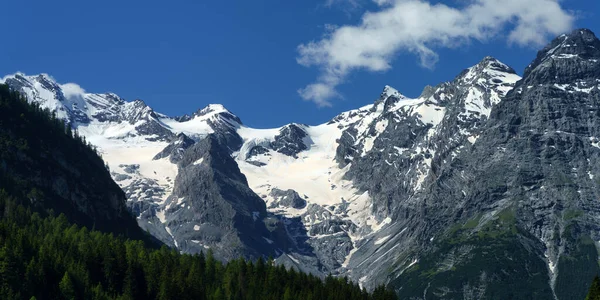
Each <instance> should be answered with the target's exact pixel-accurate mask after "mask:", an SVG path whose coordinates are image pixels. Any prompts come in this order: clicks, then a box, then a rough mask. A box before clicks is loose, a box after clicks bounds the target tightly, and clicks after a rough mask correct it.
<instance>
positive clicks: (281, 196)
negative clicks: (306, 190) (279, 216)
mask: <svg viewBox="0 0 600 300" xmlns="http://www.w3.org/2000/svg"><path fill="white" fill-rule="evenodd" d="M270 196H271V197H273V199H275V202H273V203H271V206H273V207H275V206H277V205H281V206H285V207H292V208H296V209H302V208H304V207H305V206H306V200H304V199H302V197H300V195H298V193H297V192H296V191H294V190H286V191H284V190H280V189H278V188H273V189H272V190H271V193H270Z"/></svg>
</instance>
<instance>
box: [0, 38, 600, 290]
mask: <svg viewBox="0 0 600 300" xmlns="http://www.w3.org/2000/svg"><path fill="white" fill-rule="evenodd" d="M598 44H599V41H598V39H597V38H596V37H595V36H594V34H593V33H591V32H590V31H588V30H578V31H575V32H573V33H571V34H568V35H563V36H560V37H558V38H557V39H556V40H554V41H553V42H552V43H551V44H549V45H548V46H547V47H546V48H545V49H543V50H542V51H540V52H539V54H538V57H537V58H536V59H535V60H534V62H533V63H532V64H531V65H530V66H529V67H528V68H527V69H526V70H525V73H524V77H523V78H522V79H521V77H519V76H518V75H516V73H515V71H514V70H513V69H511V68H510V67H508V66H507V65H505V64H503V63H502V62H500V61H498V60H496V59H494V58H491V57H486V58H484V59H483V60H482V61H481V62H480V63H478V64H477V65H475V66H473V67H471V68H468V69H466V70H464V71H463V72H461V73H460V74H459V75H458V76H457V77H456V78H455V79H454V80H452V81H449V82H446V83H442V84H440V85H437V86H435V87H426V88H425V89H424V91H423V93H422V95H421V96H419V97H418V98H416V99H409V98H407V97H405V96H403V95H402V94H401V93H400V92H398V91H397V90H395V89H394V88H392V87H389V86H386V87H385V88H384V90H383V92H382V94H381V95H380V97H379V98H378V99H377V100H376V101H375V103H374V104H371V105H367V106H364V107H361V108H359V109H356V110H352V111H348V112H344V113H342V114H340V115H339V116H337V117H335V118H334V119H333V120H331V121H330V122H328V123H326V124H321V125H318V126H308V125H300V124H289V125H285V126H283V127H281V128H273V129H254V128H250V127H247V126H245V125H243V124H242V122H241V121H240V119H239V118H238V117H236V116H235V115H233V114H232V113H231V112H229V111H228V110H226V109H225V108H224V107H222V106H220V105H214V104H212V105H208V106H207V107H206V108H204V109H201V110H199V111H197V112H196V113H194V114H192V115H185V116H182V117H176V118H170V117H167V116H165V115H162V114H160V113H156V112H154V111H153V110H152V109H151V108H149V107H147V106H146V105H145V104H143V102H141V101H134V102H126V101H124V100H122V99H120V98H118V97H117V96H115V95H113V94H85V93H84V94H77V93H73V91H72V89H69V86H64V85H58V84H56V83H54V82H53V81H52V80H51V78H50V77H48V76H45V75H41V77H40V76H33V77H28V76H24V75H22V74H16V75H14V76H12V77H11V76H9V77H7V78H5V81H6V82H7V83H8V84H9V85H11V87H12V88H13V89H17V90H20V91H22V92H24V93H26V94H27V95H29V96H30V101H34V102H38V103H41V104H42V105H45V107H49V108H51V109H54V110H55V111H57V112H59V113H58V115H59V117H62V118H64V119H66V120H69V121H70V122H71V123H72V124H73V125H74V126H75V127H76V128H77V129H78V130H79V132H80V133H82V134H83V135H85V136H86V137H87V138H88V140H89V141H91V142H92V143H94V144H95V145H97V146H98V147H99V148H100V151H102V153H103V156H104V158H105V159H106V160H107V161H108V163H109V165H110V168H111V172H112V175H113V178H114V179H115V180H116V181H117V182H118V183H119V185H120V186H121V187H122V188H123V190H124V191H125V192H126V194H127V197H128V206H129V208H130V210H131V211H132V212H133V213H134V214H135V215H136V216H137V217H138V223H139V224H140V226H142V227H143V228H145V229H147V230H148V231H150V232H151V233H152V234H153V235H154V236H156V237H157V238H159V239H160V240H162V241H163V242H165V243H166V244H169V245H171V246H173V247H177V248H178V249H179V250H181V251H184V252H189V253H197V252H198V251H201V250H203V249H209V248H211V249H213V250H215V253H216V254H217V255H218V256H219V257H220V258H222V259H230V258H236V257H239V256H240V255H242V256H246V257H257V256H261V255H273V256H274V257H276V261H277V262H278V263H281V264H284V265H286V266H294V267H296V268H299V269H301V270H303V271H309V272H312V273H314V274H318V275H325V274H328V273H332V274H336V275H347V276H349V277H350V278H351V279H353V280H355V281H357V282H359V283H360V284H361V285H363V286H364V287H366V288H372V287H373V286H375V285H377V284H381V283H387V284H389V285H390V286H391V287H393V288H395V289H396V290H397V291H398V293H399V294H400V295H401V296H402V297H403V298H407V299H411V298H415V299H419V298H427V299H430V298H445V299H482V298H515V299H535V298H538V299H549V298H558V299H579V298H581V297H580V296H581V295H582V293H585V286H586V285H587V283H588V282H590V279H589V278H588V277H589V276H591V274H595V273H596V272H598V271H599V270H598V267H597V263H596V261H597V256H598V254H597V251H596V246H598V240H600V237H599V236H598V232H600V231H599V230H598V229H599V228H597V225H596V224H597V223H598V209H599V206H598V205H597V201H596V200H597V198H598V195H597V191H596V190H597V188H596V186H597V178H600V177H597V176H599V174H597V173H598V172H600V170H598V168H597V167H596V165H597V163H596V161H597V160H598V155H599V154H600V153H599V152H598V151H600V146H599V143H600V142H599V141H600V140H599V139H600V133H598V132H597V131H598V130H599V128H598V120H600V119H599V117H600V113H598V104H599V103H598V100H599V91H598V84H599V83H600V75H599V72H600V66H599V65H598V64H599V63H598V60H599V59H600V55H599V52H598V51H599V50H598V49H600V46H599V45H598ZM81 99H83V100H81ZM508 286H510V287H512V288H510V289H509V288H507V287H508Z"/></svg>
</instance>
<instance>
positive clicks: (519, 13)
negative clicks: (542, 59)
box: [297, 0, 574, 106]
mask: <svg viewBox="0 0 600 300" xmlns="http://www.w3.org/2000/svg"><path fill="white" fill-rule="evenodd" d="M337 1H341V0H337ZM372 1H373V2H374V3H376V4H377V5H378V7H379V10H377V11H368V12H365V13H364V14H363V16H362V18H361V21H360V23H359V24H357V25H344V26H336V27H333V26H329V27H328V28H330V29H329V30H326V32H325V33H324V36H323V37H322V38H321V39H319V40H316V41H311V42H309V43H306V44H302V45H299V46H298V54H299V55H298V57H297V62H298V63H299V64H301V65H303V66H306V67H317V68H319V69H320V70H321V74H320V76H319V78H318V79H317V80H316V82H314V83H311V84H309V85H307V86H306V87H305V88H303V89H300V90H298V93H299V94H300V96H301V97H302V98H303V99H305V100H307V101H313V102H315V103H316V104H317V105H319V106H330V105H331V100H332V99H334V98H338V97H341V95H340V94H339V92H337V90H336V87H337V86H338V85H340V84H342V83H344V81H345V79H346V77H347V76H348V74H349V73H350V72H352V71H355V70H367V71H372V72H380V71H386V70H389V69H390V68H392V62H393V59H394V57H395V56H396V55H397V54H398V53H401V52H408V53H413V54H415V55H416V56H417V57H418V58H419V62H420V64H421V65H422V66H424V67H426V68H433V67H434V66H435V64H436V62H437V60H438V55H437V53H436V52H435V49H436V48H454V47H457V46H459V45H463V44H465V43H468V42H469V41H471V40H478V41H482V42H485V41H488V40H490V39H492V38H494V37H497V36H498V35H500V36H505V37H506V38H507V42H508V43H509V44H516V45H519V46H540V45H542V44H543V43H544V42H545V41H546V40H547V39H548V37H549V36H551V35H557V34H560V33H563V32H565V31H568V30H570V29H571V28H572V27H573V23H574V17H573V15H572V13H570V12H568V11H566V10H565V9H563V8H562V7H561V6H560V4H559V0H468V1H466V3H465V4H463V5H462V6H457V7H451V6H448V5H446V4H441V3H438V4H432V3H431V2H430V1H425V0H372ZM329 2H331V1H329ZM334 2H335V1H334ZM463 2H464V1H463ZM332 3H333V2H332Z"/></svg>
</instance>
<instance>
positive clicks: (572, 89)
mask: <svg viewBox="0 0 600 300" xmlns="http://www.w3.org/2000/svg"><path fill="white" fill-rule="evenodd" d="M599 46H600V42H599V41H598V40H597V39H596V38H595V36H594V35H593V34H592V33H591V32H590V31H588V30H577V31H574V32H573V33H571V34H569V35H563V36H560V37H558V38H557V39H555V40H554V41H553V42H552V43H550V45H549V46H547V47H546V48H544V50H542V51H540V52H539V54H538V57H537V59H536V60H535V61H534V62H533V63H532V64H531V65H530V66H529V67H528V69H527V70H526V72H525V77H524V78H523V80H522V81H520V82H519V83H518V84H517V86H516V87H515V88H514V89H513V90H512V91H511V92H509V93H508V95H507V96H506V97H505V98H504V99H503V100H502V102H500V103H499V104H498V105H497V106H495V107H494V109H493V110H492V112H491V115H490V117H489V120H488V121H487V122H486V123H485V124H484V125H483V130H482V131H481V134H480V136H479V138H478V139H477V141H476V143H474V144H473V145H472V146H471V147H465V149H464V151H463V152H462V153H460V154H459V155H458V157H457V159H455V160H454V161H453V162H452V163H450V164H446V165H444V164H440V165H439V166H438V167H436V168H435V169H436V170H435V173H434V176H433V178H432V180H431V181H430V184H429V185H428V186H427V187H426V188H425V189H424V190H423V191H422V192H420V193H418V194H417V195H416V196H415V198H416V199H418V200H417V201H416V203H418V205H419V206H420V207H421V209H420V211H419V212H417V214H418V215H419V219H421V220H422V221H421V222H422V223H423V225H421V227H420V229H418V228H415V229H414V230H413V234H415V235H416V237H417V238H416V241H415V244H420V246H419V248H418V249H419V250H418V251H417V250H415V251H416V252H418V253H419V254H417V255H416V256H417V257H418V259H419V262H418V263H416V264H415V265H414V266H413V267H412V268H409V269H407V270H404V271H403V272H399V273H397V275H393V276H391V278H394V277H396V279H394V280H392V285H393V286H395V287H396V288H399V291H400V294H401V296H404V297H410V296H411V295H419V296H422V295H424V294H426V295H437V296H438V297H439V296H443V297H446V298H452V299H458V298H469V297H472V298H474V299H475V298H494V297H502V298H506V297H516V298H530V299H535V298H539V299H550V298H554V297H557V298H558V299H581V298H584V297H585V293H586V290H587V287H586V285H587V284H582V283H581V282H591V281H590V280H591V278H592V277H593V276H594V274H596V273H597V272H598V271H599V268H598V264H597V263H596V261H597V256H598V254H597V251H596V248H595V246H594V243H595V241H598V240H599V239H600V237H599V236H598V233H599V232H600V225H598V224H600V223H599V222H598V221H599V220H600V204H599V203H598V201H597V199H598V196H599V195H598V189H597V186H598V184H597V181H596V174H598V172H600V168H598V159H599V156H600V149H599V148H598V144H597V141H598V140H597V137H598V135H600V132H599V131H600V118H599V117H600V91H599V90H598V84H599V83H600V63H599V60H600V52H599V51H598V50H597V49H598V47H599ZM429 238H433V240H431V241H430V240H428V239H429ZM490 255H492V256H495V257H496V258H495V259H494V260H491V259H489V256H490ZM424 274H429V275H428V276H426V277H425V278H427V280H423V276H424ZM522 274H528V275H522ZM461 278H462V279H461ZM461 282H462V283H461ZM509 285H510V286H516V287H519V286H520V287H522V289H521V288H515V289H514V290H511V291H500V289H502V287H507V286H509ZM407 286H410V288H408V289H400V288H402V287H407ZM531 287H536V288H531Z"/></svg>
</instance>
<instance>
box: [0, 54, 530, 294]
mask: <svg viewBox="0 0 600 300" xmlns="http://www.w3.org/2000/svg"><path fill="white" fill-rule="evenodd" d="M518 79H519V77H518V76H517V75H515V73H514V71H513V70H512V69H510V68H509V67H507V66H506V65H504V64H502V63H501V62H499V61H497V60H495V59H493V58H489V57H488V58H485V59H484V60H483V61H482V62H481V63H479V64H478V65H476V66H474V67H472V68H470V69H468V70H466V71H465V72H463V74H461V75H460V76H459V77H457V78H456V79H455V80H454V81H453V82H451V83H445V84H442V85H440V86H437V87H435V88H432V87H428V88H426V89H425V91H424V92H423V95H422V96H421V97H419V98H417V99H409V98H407V97H405V96H403V95H402V94H400V93H399V92H398V91H397V90H395V89H394V88H392V87H390V86H386V87H385V88H384V91H383V93H382V94H381V95H380V97H379V99H378V100H377V101H376V102H375V103H374V104H371V105H367V106H364V107H361V108H359V109H356V110H352V111H348V112H345V113H342V114H340V115H339V116H337V117H336V118H334V119H333V120H331V121H330V122H328V123H326V124H321V125H318V126H308V125H302V124H288V125H285V126H283V127H280V128H273V129H255V128H250V127H247V126H245V125H243V124H242V122H241V121H240V119H239V118H238V117H236V116H235V115H233V114H232V113H231V112H229V111H228V110H227V109H225V108H224V107H223V106H221V105H218V104H210V105H208V106H206V107H205V108H203V109H200V110H198V111H197V112H196V113H194V114H192V115H185V116H182V117H168V116H166V115H163V114H160V113H157V112H155V111H154V110H153V109H152V108H150V107H148V106H147V105H145V103H144V102H143V101H141V100H136V101H133V102H127V101H125V100H123V99H121V98H119V97H118V96H116V95H114V94H110V93H107V94H91V93H85V92H84V91H83V90H82V89H81V88H79V87H78V86H77V85H75V84H65V85H60V84H57V83H56V82H55V81H54V80H53V79H52V78H51V77H50V76H48V75H45V74H42V75H38V76H26V75H23V74H15V75H11V76H7V77H5V78H4V79H3V81H4V82H5V83H6V84H8V85H10V86H11V87H12V88H13V89H16V90H19V91H21V92H22V93H24V94H25V95H27V96H28V98H29V99H30V101H34V102H38V103H40V104H41V105H42V106H43V107H47V108H48V109H50V110H52V111H56V112H57V116H58V117H60V118H63V119H65V120H66V121H68V122H70V123H71V124H72V126H73V127H74V128H76V129H77V130H78V131H79V133H80V134H82V135H84V136H85V137H86V138H87V140H88V141H89V142H91V143H92V144H94V145H95V146H97V147H98V148H99V150H100V151H101V153H102V156H103V158H104V159H105V160H106V161H107V163H108V165H109V167H110V170H111V172H112V175H113V177H114V179H115V181H116V182H117V183H118V184H119V185H120V186H121V187H122V189H123V190H124V191H125V192H126V194H127V196H128V203H129V207H130V209H131V211H132V212H133V213H134V214H135V215H136V216H137V217H138V222H139V225H140V226H141V227H142V228H144V229H146V230H148V231H150V232H151V233H152V234H153V235H155V236H156V237H158V238H159V239H160V240H162V241H163V242H165V243H166V244H168V245H171V246H174V247H178V248H179V249H180V250H181V251H185V252H190V253H195V252H198V251H201V250H204V249H206V248H210V247H212V248H213V249H220V250H221V251H216V252H217V253H218V254H219V252H221V253H220V254H221V255H222V257H223V258H233V257H235V255H240V254H241V255H247V254H249V253H254V255H260V254H261V251H262V250H261V251H258V252H256V251H248V250H247V249H248V248H246V250H245V252H244V251H242V252H235V251H232V250H231V249H228V248H229V247H228V246H227V245H225V244H224V243H223V242H222V241H223V240H226V239H224V238H223V236H227V235H228V234H230V233H231V232H233V233H234V234H239V233H240V229H241V227H240V228H235V229H234V230H232V231H231V232H228V233H226V234H216V236H215V234H213V233H214V232H212V231H219V230H217V229H215V228H217V227H219V226H223V224H221V223H220V221H216V220H212V221H208V220H207V219H203V218H199V219H198V218H196V217H195V216H194V213H190V214H188V216H185V217H184V216H182V211H185V210H190V211H196V210H198V209H199V206H202V210H204V211H206V210H208V211H211V209H213V210H214V209H215V208H210V207H209V208H206V207H204V205H200V204H198V203H196V204H194V203H191V202H194V201H192V200H191V199H190V197H193V196H191V195H187V194H189V191H188V190H190V188H191V187H190V185H192V186H193V185H194V183H193V181H194V180H198V179H199V177H202V179H205V177H206V176H205V175H206V174H204V175H202V176H200V175H199V173H198V172H197V171H189V170H188V169H190V168H191V167H190V166H192V167H197V166H202V165H203V164H206V161H208V160H210V159H211V158H210V157H208V156H211V155H208V156H206V155H204V156H203V155H202V154H198V155H197V156H198V157H197V159H196V160H195V161H194V162H192V163H191V164H190V163H189V162H187V163H186V164H182V161H183V160H184V159H185V158H186V157H188V156H189V155H186V153H188V152H190V153H191V152H192V151H191V148H194V147H195V145H196V144H198V143H199V142H200V141H203V140H204V139H206V138H207V137H208V136H214V137H215V138H214V144H219V145H220V146H221V147H222V148H223V149H225V150H223V151H225V152H227V155H229V156H230V157H231V158H232V161H234V162H235V164H236V165H237V167H238V168H239V170H240V171H241V173H242V174H243V175H244V177H245V178H246V179H247V184H248V186H249V187H250V188H251V189H252V191H253V192H254V193H256V194H257V195H258V196H259V197H260V198H262V199H263V200H264V206H265V207H266V208H267V210H268V213H267V211H266V210H265V208H262V207H260V206H261V205H259V204H256V205H254V206H253V207H254V208H252V209H251V208H246V209H245V210H246V212H245V213H246V214H247V215H248V216H252V217H253V218H254V219H255V221H257V222H258V217H260V220H264V219H265V218H271V219H270V222H271V223H273V224H275V225H274V227H275V228H279V229H278V230H279V231H282V232H283V233H280V232H278V231H277V230H275V229H272V230H271V231H269V230H267V231H265V232H264V233H263V236H262V238H263V241H265V242H266V245H260V246H254V248H257V247H258V248H261V249H263V250H264V249H270V248H272V249H270V250H265V251H267V253H270V252H269V251H273V253H275V254H276V255H278V256H279V261H281V262H282V263H284V264H288V265H294V266H296V267H299V268H301V269H305V270H307V271H311V272H313V273H317V274H327V273H334V274H346V273H347V271H348V266H349V263H350V262H351V261H353V257H354V256H355V253H357V251H358V250H359V249H360V248H361V246H362V245H363V244H368V241H369V240H371V239H373V237H374V236H376V233H377V232H378V231H380V230H381V229H382V228H384V227H386V226H389V225H390V223H391V222H392V220H393V217H394V214H393V213H394V211H393V208H392V207H391V203H387V204H386V203H385V202H382V199H381V197H382V195H384V194H385V193H384V192H385V190H382V187H385V186H386V183H385V182H386V181H389V182H394V183H393V185H394V186H396V182H395V181H390V180H389V178H390V177H388V176H383V177H382V176H381V175H380V174H372V173H373V171H374V170H377V172H378V173H386V174H387V173H389V175H391V176H393V177H397V178H398V179H397V180H398V182H401V183H402V184H401V185H402V186H403V189H404V192H403V194H404V196H406V197H408V195H410V194H411V193H414V192H415V191H417V190H418V189H420V188H421V186H422V185H423V183H424V182H425V180H426V178H427V176H428V174H429V172H430V170H431V161H432V159H434V158H435V157H437V156H436V151H445V152H448V151H449V150H448V149H441V148H442V147H448V145H446V144H445V143H443V142H442V143H440V144H438V145H436V144H435V143H433V140H434V139H435V138H436V137H437V135H440V134H441V133H442V132H443V131H444V130H446V128H447V127H448V126H447V125H444V124H445V123H451V124H452V125H454V126H456V128H455V131H456V132H453V133H452V134H455V135H456V143H457V144H460V140H461V139H468V140H469V141H471V142H474V141H475V140H476V138H477V134H478V133H477V127H478V126H479V124H480V123H481V122H483V121H484V120H485V119H486V118H487V117H488V115H489V112H490V110H491V108H492V106H493V105H495V104H497V103H498V102H499V101H500V98H501V97H502V96H504V94H506V92H507V91H508V90H510V89H511V88H512V86H513V85H514V83H515V82H516V81H517V80H518ZM450 118H452V119H453V120H454V121H446V122H444V120H445V119H450ZM209 144H211V145H212V144H213V143H209ZM205 147H207V146H205ZM208 148H210V149H212V147H210V146H208ZM438 148H440V149H438ZM208 152H209V153H211V151H208ZM188 154H189V153H188ZM212 156H214V155H212ZM381 164H385V165H384V166H379V165H381ZM220 167H221V165H218V166H215V165H214V164H213V165H212V166H210V167H209V168H208V169H210V170H214V169H218V168H220ZM194 172H195V173H194ZM392 173H397V174H395V175H392ZM400 173H402V174H400ZM182 174H186V175H185V176H182ZM190 177H191V178H190ZM208 177H211V178H210V179H211V180H214V179H213V178H212V176H208ZM366 177H370V178H369V180H365V178H366ZM190 180H191V181H190ZM240 181H241V182H242V184H243V181H244V180H240ZM184 182H185V184H184ZM196 185H198V184H196ZM183 186H185V188H183ZM205 188H206V187H205ZM216 189H217V190H218V189H219V188H216ZM182 190H186V191H188V192H182ZM186 193H187V194H186ZM197 193H200V192H199V191H198V192H197ZM184 194H186V195H184ZM223 194H224V193H222V192H219V191H216V192H214V193H213V194H211V195H210V196H211V197H215V195H222V196H223ZM228 196H229V197H231V196H232V195H228ZM238 196H239V195H238ZM207 197H208V196H207ZM244 197H245V198H248V197H249V196H248V195H245V196H244ZM225 198H227V197H225ZM250 198H253V197H250ZM223 201H225V202H227V201H229V200H227V199H224V200H223ZM220 202H222V201H219V202H218V203H220ZM242 202H244V201H242ZM238 204H239V203H238ZM238 209H239V205H234V206H233V210H234V211H236V213H239V211H238ZM221 210H222V208H221ZM212 213H213V214H216V215H220V213H216V212H214V211H213V212H212ZM227 218H232V216H227ZM250 223H251V222H250ZM209 225H210V226H212V227H214V228H212V229H210V230H208V229H207V230H206V231H211V232H209V233H206V232H204V231H205V230H204V229H202V228H203V227H207V228H208V227H210V226H209ZM215 225H219V226H215ZM229 225H231V224H229ZM229 225H228V226H229ZM245 226H247V223H246V225H245ZM233 227H236V226H235V225H233ZM261 228H262V227H261ZM257 230H258V229H257ZM258 231H264V229H260V230H258ZM274 232H275V233H276V234H275V233H274ZM282 236H283V237H282ZM384 240H385V239H379V240H378V243H377V244H382V243H383V242H384ZM227 243H234V242H233V241H228V242H227ZM242 244H243V242H242ZM269 245H272V246H271V247H269ZM282 245H285V246H282ZM250 248H252V247H250ZM262 252H264V251H262ZM262 254H264V253H262ZM361 277H364V276H361ZM366 280H368V276H367V277H366V278H363V279H362V281H363V282H364V281H366Z"/></svg>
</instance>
